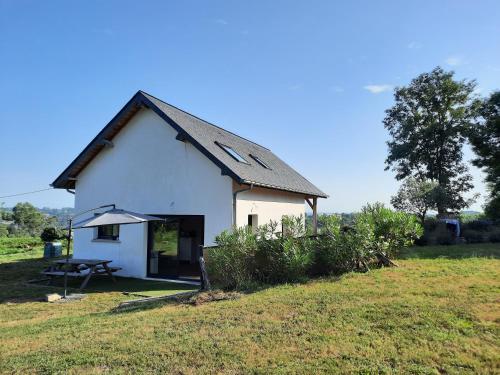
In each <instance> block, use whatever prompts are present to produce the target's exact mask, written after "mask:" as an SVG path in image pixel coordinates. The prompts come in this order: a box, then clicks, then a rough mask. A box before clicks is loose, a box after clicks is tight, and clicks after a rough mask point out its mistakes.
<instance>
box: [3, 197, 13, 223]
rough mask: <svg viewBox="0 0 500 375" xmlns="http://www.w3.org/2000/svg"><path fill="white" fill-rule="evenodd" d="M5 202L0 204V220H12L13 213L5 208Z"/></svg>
mask: <svg viewBox="0 0 500 375" xmlns="http://www.w3.org/2000/svg"><path fill="white" fill-rule="evenodd" d="M4 204H5V203H4V202H2V203H0V220H8V221H10V220H12V212H9V211H7V210H6V209H5V207H4Z"/></svg>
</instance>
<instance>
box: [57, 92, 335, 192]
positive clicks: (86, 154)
mask: <svg viewBox="0 0 500 375" xmlns="http://www.w3.org/2000/svg"><path fill="white" fill-rule="evenodd" d="M144 106H145V107H147V108H150V109H151V110H153V111H154V112H155V113H156V114H158V115H159V116H160V117H161V118H162V119H164V120H165V121H166V122H167V123H168V124H170V125H171V126H172V127H173V128H174V129H175V130H176V131H177V133H178V134H177V139H178V140H181V141H188V142H190V143H192V144H193V145H194V146H195V147H196V148H197V149H198V150H200V151H201V152H202V153H203V154H204V155H205V156H206V157H207V158H209V159H210V160H211V161H212V162H214V163H215V164H216V165H217V166H218V167H220V168H221V172H222V174H223V175H228V176H230V177H232V178H233V179H234V180H235V181H236V182H238V183H240V184H253V185H255V186H262V187H267V188H272V189H278V190H284V191H290V192H295V193H301V194H304V195H307V196H315V197H323V198H326V197H327V195H326V194H325V193H323V192H322V191H321V190H320V189H318V188H317V187H316V186H314V185H313V184H312V183H310V182H309V181H308V180H307V179H305V178H304V177H302V176H301V175H300V174H299V173H297V172H296V171H295V170H294V169H293V168H291V167H290V166H289V165H287V164H286V163H285V162H283V161H282V160H281V159H279V158H278V157H277V156H276V155H274V154H273V153H272V152H271V150H269V149H267V148H265V147H263V146H260V145H258V144H256V143H254V142H252V141H249V140H248V139H245V138H242V137H240V136H238V135H236V134H234V133H231V132H229V131H227V130H224V129H222V128H219V127H218V126H216V125H213V124H210V123H208V122H206V121H204V120H202V119H200V118H198V117H196V116H193V115H191V114H189V113H187V112H184V111H182V110H180V109H178V108H176V107H174V106H172V105H170V104H167V103H165V102H163V101H161V100H160V99H157V98H155V97H154V96H151V95H149V94H147V93H145V92H143V91H139V92H137V94H135V95H134V97H133V98H132V99H131V100H130V101H129V102H128V103H127V104H126V105H125V107H123V108H122V110H121V111H120V112H118V114H117V115H116V116H115V117H114V118H113V119H112V120H111V121H110V122H109V124H108V125H106V127H105V128H104V129H103V130H101V132H100V133H99V134H98V135H97V136H96V137H95V138H94V139H93V140H92V141H91V142H90V143H89V145H88V146H87V147H86V148H85V149H84V150H83V151H82V152H81V153H80V155H78V156H77V157H76V159H75V160H74V161H73V162H72V163H71V164H70V165H69V166H68V167H67V168H66V169H65V170H64V172H62V173H61V175H60V176H59V177H57V178H56V179H55V181H54V182H53V183H52V186H54V187H55V188H64V189H70V188H74V187H75V179H76V176H77V175H78V174H79V173H80V172H81V171H82V170H83V169H84V168H85V166H86V165H87V164H88V163H89V162H90V161H91V160H92V159H93V158H94V157H95V156H96V155H97V154H98V153H99V151H100V150H101V149H102V148H103V147H105V145H106V144H107V143H109V142H108V141H111V140H112V139H113V137H114V136H115V135H116V134H117V133H118V132H119V131H120V130H121V129H122V128H123V127H124V126H125V125H126V124H127V122H128V121H129V120H130V118H131V117H132V116H133V115H134V114H135V113H136V112H137V111H139V109H140V108H141V107H144ZM220 144H222V145H226V146H229V147H231V148H232V149H233V150H234V151H236V152H237V153H238V154H240V155H241V156H242V157H243V158H244V159H245V160H247V161H248V164H247V163H242V162H238V161H237V160H235V159H234V158H233V157H232V156H230V155H229V154H228V153H227V152H226V151H224V150H223V149H222V148H221V147H220ZM250 155H253V156H256V157H257V158H259V159H261V160H262V161H263V162H264V163H265V164H266V165H268V166H269V167H270V169H267V168H264V167H263V166H262V165H260V164H259V163H258V162H257V161H256V160H254V159H253V158H252V157H250Z"/></svg>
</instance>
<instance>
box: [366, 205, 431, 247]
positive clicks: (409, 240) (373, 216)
mask: <svg viewBox="0 0 500 375" xmlns="http://www.w3.org/2000/svg"><path fill="white" fill-rule="evenodd" d="M356 221H363V222H366V224H367V225H369V226H370V227H371V229H372V231H373V237H374V238H373V243H372V250H374V251H381V252H383V253H385V254H386V255H388V256H394V255H396V254H397V253H398V251H399V250H400V249H402V248H404V247H408V246H411V245H413V243H414V242H415V240H416V239H417V238H419V237H421V236H422V234H423V228H422V226H421V225H420V223H419V221H418V219H417V218H416V216H414V215H411V214H408V213H405V212H401V211H393V210H391V209H389V208H387V207H385V206H384V205H383V204H382V203H375V204H367V205H366V206H365V207H363V209H362V211H361V214H360V215H359V216H358V217H357V218H356Z"/></svg>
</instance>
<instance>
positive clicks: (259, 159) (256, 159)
mask: <svg viewBox="0 0 500 375" xmlns="http://www.w3.org/2000/svg"><path fill="white" fill-rule="evenodd" d="M250 157H251V158H252V159H253V160H255V161H256V162H257V163H259V164H260V166H261V167H264V168H266V169H271V167H270V166H269V165H267V164H266V163H265V162H264V160H262V159H261V158H259V157H258V156H255V155H252V154H250Z"/></svg>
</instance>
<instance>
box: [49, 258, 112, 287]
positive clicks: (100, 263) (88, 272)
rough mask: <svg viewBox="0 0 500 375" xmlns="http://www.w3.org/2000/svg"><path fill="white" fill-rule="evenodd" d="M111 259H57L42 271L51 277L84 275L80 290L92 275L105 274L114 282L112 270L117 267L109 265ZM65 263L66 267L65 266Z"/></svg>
mask: <svg viewBox="0 0 500 375" xmlns="http://www.w3.org/2000/svg"><path fill="white" fill-rule="evenodd" d="M111 262H112V261H111V260H105V259H75V258H71V259H67V260H66V259H59V260H56V261H54V262H53V264H52V266H50V267H49V269H47V270H45V271H43V272H42V273H43V274H44V275H46V276H49V277H50V278H51V280H50V282H52V281H53V279H54V278H56V277H60V276H64V274H65V273H66V275H67V276H68V277H84V279H83V282H82V284H81V285H80V290H82V289H84V288H85V287H86V286H87V284H88V282H89V280H90V278H91V277H92V276H93V275H102V274H107V275H108V276H109V277H110V278H111V280H113V282H116V279H115V277H114V276H113V272H116V271H119V270H120V269H121V268H119V267H110V266H109V263H111ZM66 265H67V268H66Z"/></svg>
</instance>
